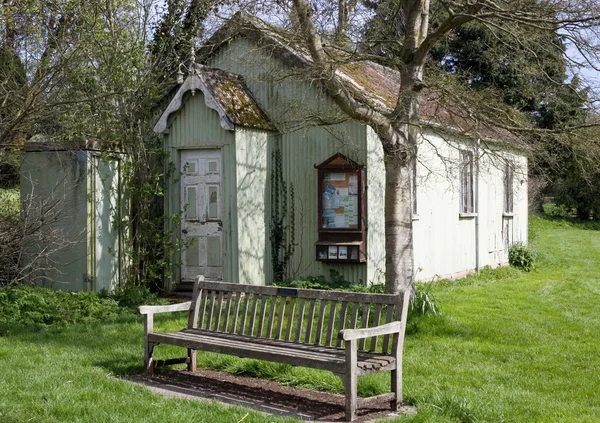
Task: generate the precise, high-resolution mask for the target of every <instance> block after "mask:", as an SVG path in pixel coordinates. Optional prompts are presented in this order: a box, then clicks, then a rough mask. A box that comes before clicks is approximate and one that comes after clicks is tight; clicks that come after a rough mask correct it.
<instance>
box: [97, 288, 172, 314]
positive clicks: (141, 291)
mask: <svg viewBox="0 0 600 423" xmlns="http://www.w3.org/2000/svg"><path fill="white" fill-rule="evenodd" d="M100 296H101V297H105V298H110V299H112V300H114V301H116V302H117V304H118V305H119V307H124V308H129V309H133V310H135V309H137V308H138V307H139V306H141V305H152V304H157V305H159V304H168V301H167V300H165V299H164V298H159V297H158V296H157V295H156V294H155V293H153V292H152V291H150V289H148V287H145V286H137V285H128V286H125V287H123V288H117V289H115V290H114V291H113V292H112V293H110V294H108V293H107V292H102V293H101V294H100Z"/></svg>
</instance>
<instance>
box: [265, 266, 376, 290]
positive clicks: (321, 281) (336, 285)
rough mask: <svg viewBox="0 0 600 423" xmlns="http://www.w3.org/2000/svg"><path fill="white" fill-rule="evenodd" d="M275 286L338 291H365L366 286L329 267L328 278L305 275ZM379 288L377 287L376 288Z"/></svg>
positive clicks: (276, 283)
mask: <svg viewBox="0 0 600 423" xmlns="http://www.w3.org/2000/svg"><path fill="white" fill-rule="evenodd" d="M273 285H275V286H285V287H291V288H303V289H323V290H339V291H357V292H360V291H362V292H367V289H369V288H368V287H366V286H364V285H363V284H357V283H352V282H350V281H347V280H345V279H344V277H343V276H342V275H341V274H340V272H338V271H337V270H335V269H329V280H328V279H327V278H325V276H323V275H321V276H307V277H305V278H302V279H291V280H286V281H281V282H274V283H273ZM376 289H379V288H376ZM374 292H375V291H374Z"/></svg>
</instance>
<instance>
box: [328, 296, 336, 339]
mask: <svg viewBox="0 0 600 423" xmlns="http://www.w3.org/2000/svg"><path fill="white" fill-rule="evenodd" d="M336 310H337V301H335V300H333V301H331V303H330V304H329V319H328V322H329V323H328V324H327V335H326V336H325V345H328V346H330V345H331V341H332V338H333V328H334V326H335V314H336Z"/></svg>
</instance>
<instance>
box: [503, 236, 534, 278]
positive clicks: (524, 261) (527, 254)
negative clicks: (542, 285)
mask: <svg viewBox="0 0 600 423" xmlns="http://www.w3.org/2000/svg"><path fill="white" fill-rule="evenodd" d="M535 256H536V254H535V251H534V250H533V249H532V248H531V246H529V245H527V244H525V243H523V242H516V243H514V244H513V245H511V246H510V248H509V249H508V262H509V263H510V265H511V266H513V267H516V268H519V269H522V270H524V271H526V272H529V271H530V270H531V269H533V266H534V263H535Z"/></svg>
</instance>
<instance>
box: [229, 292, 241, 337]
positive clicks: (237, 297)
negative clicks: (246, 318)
mask: <svg viewBox="0 0 600 423" xmlns="http://www.w3.org/2000/svg"><path fill="white" fill-rule="evenodd" d="M241 299H242V294H241V293H239V292H236V293H235V305H234V306H233V316H232V317H233V321H232V322H231V331H230V333H236V331H237V326H238V316H239V311H240V301H241Z"/></svg>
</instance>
